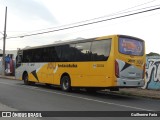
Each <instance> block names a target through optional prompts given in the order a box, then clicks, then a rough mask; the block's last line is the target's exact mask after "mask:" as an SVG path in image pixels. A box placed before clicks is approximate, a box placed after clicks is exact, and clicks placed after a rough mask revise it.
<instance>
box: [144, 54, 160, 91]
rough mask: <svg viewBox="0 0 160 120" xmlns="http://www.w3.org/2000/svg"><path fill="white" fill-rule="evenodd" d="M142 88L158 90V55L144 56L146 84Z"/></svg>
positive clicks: (159, 76) (159, 83) (159, 57)
mask: <svg viewBox="0 0 160 120" xmlns="http://www.w3.org/2000/svg"><path fill="white" fill-rule="evenodd" d="M143 88H145V89H159V90H160V56H148V57H147V58H146V84H145V86H144V87H143Z"/></svg>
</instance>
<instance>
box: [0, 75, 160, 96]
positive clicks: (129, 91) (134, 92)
mask: <svg viewBox="0 0 160 120" xmlns="http://www.w3.org/2000/svg"><path fill="white" fill-rule="evenodd" d="M0 78H6V79H12V80H16V79H15V77H14V76H2V75H0ZM114 93H116V94H122V95H129V96H140V97H145V98H152V99H160V90H148V89H142V88H120V90H119V91H116V92H114Z"/></svg>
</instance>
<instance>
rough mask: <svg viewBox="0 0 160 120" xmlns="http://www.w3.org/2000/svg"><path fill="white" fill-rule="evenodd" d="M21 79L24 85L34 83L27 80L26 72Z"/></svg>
mask: <svg viewBox="0 0 160 120" xmlns="http://www.w3.org/2000/svg"><path fill="white" fill-rule="evenodd" d="M23 81H24V84H25V85H34V84H35V82H31V81H29V80H28V74H27V73H25V74H24V76H23Z"/></svg>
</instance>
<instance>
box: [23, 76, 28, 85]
mask: <svg viewBox="0 0 160 120" xmlns="http://www.w3.org/2000/svg"><path fill="white" fill-rule="evenodd" d="M23 81H24V84H25V85H28V84H29V81H28V74H24V76H23Z"/></svg>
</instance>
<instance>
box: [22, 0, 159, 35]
mask: <svg viewBox="0 0 160 120" xmlns="http://www.w3.org/2000/svg"><path fill="white" fill-rule="evenodd" d="M155 1H157V0H152V1H148V2H145V3H142V4H139V5H136V6H133V7H130V8H126V9H124V10H121V11H118V12H116V13H111V14H109V15H105V16H101V17H96V18H93V19H89V20H84V21H80V22H76V23H71V24H67V25H62V26H57V27H51V28H45V29H40V30H35V31H31V32H30V33H33V32H36V31H37V32H38V31H44V30H49V29H56V28H57V29H58V28H61V27H67V26H71V25H75V24H82V23H84V22H89V21H93V20H98V19H102V18H106V17H111V16H115V15H118V14H124V13H129V12H133V11H138V10H143V9H147V8H151V7H156V6H150V7H145V8H141V9H136V10H132V11H126V10H131V9H133V8H137V7H139V6H143V5H146V4H149V3H153V2H155ZM157 6H158V5H157ZM125 11H126V12H125ZM26 34H27V33H26ZM19 36H23V35H19Z"/></svg>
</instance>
